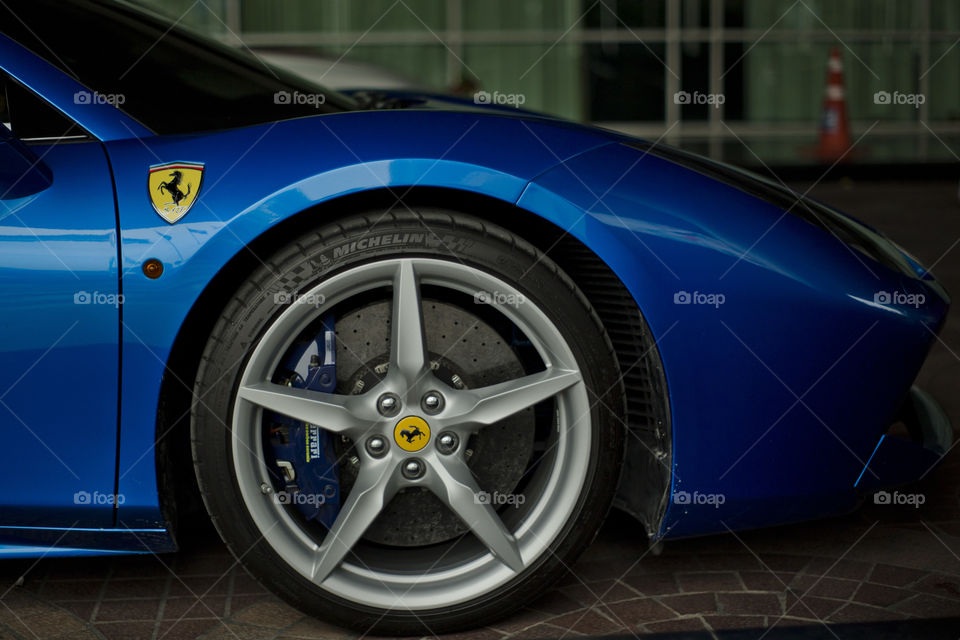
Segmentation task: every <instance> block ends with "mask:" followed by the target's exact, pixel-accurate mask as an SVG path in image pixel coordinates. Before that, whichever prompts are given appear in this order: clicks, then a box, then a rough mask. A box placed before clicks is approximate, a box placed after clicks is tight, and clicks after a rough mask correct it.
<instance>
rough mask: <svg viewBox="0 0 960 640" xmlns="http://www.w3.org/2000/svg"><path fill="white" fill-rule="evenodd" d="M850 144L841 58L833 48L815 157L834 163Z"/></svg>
mask: <svg viewBox="0 0 960 640" xmlns="http://www.w3.org/2000/svg"><path fill="white" fill-rule="evenodd" d="M851 144H852V141H851V139H850V121H849V120H848V119H847V98H846V96H845V95H844V89H843V56H842V55H841V54H840V49H839V48H837V47H834V48H833V50H831V51H830V59H829V61H828V62H827V95H826V96H825V97H824V99H823V120H822V121H821V122H820V146H819V147H818V148H817V156H818V157H819V158H820V160H822V161H824V162H834V161H836V160H838V159H839V158H841V157H843V155H844V154H845V153H846V152H847V151H848V150H849V149H850V145H851Z"/></svg>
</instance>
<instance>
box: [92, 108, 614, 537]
mask: <svg viewBox="0 0 960 640" xmlns="http://www.w3.org/2000/svg"><path fill="white" fill-rule="evenodd" d="M609 140H610V137H609V136H607V135H606V134H603V133H601V132H597V131H593V130H590V129H587V128H583V127H577V126H575V125H569V124H566V123H561V122H557V121H552V120H546V119H536V118H534V119H524V118H519V117H518V118H505V117H502V116H491V115H487V114H483V113H448V112H432V113H428V112H417V111H384V112H355V113H343V114H332V115H325V116H319V117H317V118H305V119H300V120H292V121H285V122H280V123H275V124H269V125H263V126H259V127H253V128H248V129H240V130H234V131H227V132H223V133H219V134H213V135H206V136H177V137H164V138H142V139H134V140H124V141H116V142H110V143H108V144H107V149H108V153H109V157H110V161H111V164H112V167H113V171H114V175H115V180H116V192H117V193H116V196H117V204H118V211H119V217H120V228H121V255H122V259H123V264H122V284H123V295H124V305H123V353H122V374H121V375H122V394H123V400H122V405H121V425H122V428H121V443H120V455H119V471H118V473H119V478H120V480H119V491H120V493H122V494H123V495H124V498H125V501H124V503H123V507H122V508H121V509H120V518H121V520H122V521H123V523H124V524H125V525H126V526H131V527H134V526H160V525H162V520H163V518H162V514H161V512H160V509H159V507H158V496H157V480H156V465H155V458H156V454H155V451H154V442H155V435H156V434H155V428H156V421H157V409H158V400H159V390H160V388H161V380H162V379H163V377H164V375H165V373H166V371H165V366H166V363H167V362H168V360H169V357H170V353H171V349H172V346H173V344H174V342H175V340H176V339H177V336H178V334H179V333H180V331H181V328H182V327H183V324H184V321H185V319H186V318H187V316H188V314H189V312H190V310H191V309H192V308H193V307H194V305H195V304H196V303H197V301H198V299H199V298H200V297H201V295H202V294H203V292H204V290H205V288H206V287H207V286H208V284H209V283H210V282H211V281H212V280H213V279H214V278H215V277H216V276H217V274H218V273H220V272H221V270H222V269H223V268H224V266H225V265H227V264H228V263H230V261H231V260H232V259H233V258H234V257H235V256H237V255H238V254H240V253H241V252H243V251H245V247H246V246H247V245H248V244H249V243H251V242H253V241H254V240H256V239H257V238H258V237H259V236H261V235H262V234H263V233H265V232H266V231H268V230H269V229H271V228H272V227H274V226H275V225H277V224H278V223H280V222H282V221H284V220H286V219H288V218H290V217H291V216H294V215H298V214H301V213H303V212H305V211H307V210H310V209H311V208H312V207H314V206H315V205H319V204H322V203H325V202H330V201H332V200H335V199H337V198H340V197H343V196H346V195H349V194H352V193H357V192H361V191H368V190H374V189H383V188H387V189H391V190H393V192H394V193H395V194H396V195H397V196H398V197H400V196H401V195H402V194H403V193H404V192H405V191H406V190H407V189H409V188H411V187H415V186H419V187H445V188H456V189H459V190H461V191H468V192H472V193H475V194H481V195H484V196H489V197H493V198H496V199H499V200H501V201H503V202H505V203H509V204H512V203H514V202H516V200H517V199H518V198H519V196H520V194H521V193H522V192H523V189H524V187H525V186H526V185H527V184H528V183H529V181H530V180H531V179H532V178H533V177H535V176H536V175H538V174H539V173H542V172H544V171H546V170H547V169H549V168H550V167H552V166H555V165H556V164H557V163H559V162H561V161H563V160H564V159H568V158H570V157H573V156H574V155H576V154H578V153H582V152H584V151H586V150H589V149H590V148H594V147H596V146H599V145H603V144H606V143H607V142H609ZM178 161H179V162H196V163H204V171H205V175H204V182H203V187H202V188H201V191H200V192H199V195H198V198H197V201H196V203H195V204H194V206H193V208H192V209H191V210H190V211H189V213H188V214H187V215H186V216H185V217H184V218H183V219H182V220H180V221H179V222H177V223H176V224H172V225H171V224H168V223H167V222H165V221H164V220H163V219H161V218H160V217H159V216H158V215H157V214H156V213H155V212H154V211H153V209H152V206H151V204H150V200H149V197H148V194H147V172H148V169H149V167H150V166H151V165H155V164H161V163H167V162H178ZM398 206H402V205H398ZM307 215H309V214H307ZM322 222H323V220H322V219H318V220H317V223H318V224H320V223H322ZM151 258H153V259H157V260H160V261H161V262H162V263H163V265H164V272H163V275H162V277H160V278H159V279H155V280H154V279H149V278H147V277H146V276H145V275H144V274H143V273H142V271H141V266H142V264H143V262H144V261H146V260H147V259H151ZM237 284H239V283H237Z"/></svg>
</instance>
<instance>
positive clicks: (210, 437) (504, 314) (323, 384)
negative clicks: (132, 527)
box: [192, 210, 624, 634]
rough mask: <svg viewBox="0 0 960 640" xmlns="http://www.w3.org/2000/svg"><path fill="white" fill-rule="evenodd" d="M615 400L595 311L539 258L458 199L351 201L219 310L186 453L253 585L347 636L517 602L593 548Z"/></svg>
mask: <svg viewBox="0 0 960 640" xmlns="http://www.w3.org/2000/svg"><path fill="white" fill-rule="evenodd" d="M623 402H624V400H623V390H622V385H621V384H620V380H619V371H618V366H617V363H616V358H615V356H614V354H613V353H612V348H611V345H610V341H609V340H608V339H607V337H606V334H605V332H604V330H603V327H602V326H601V324H600V322H599V320H598V318H597V316H596V314H595V313H594V312H593V310H592V309H591V307H590V305H589V303H588V302H587V300H586V298H585V297H584V295H583V294H582V293H581V292H580V291H579V290H578V289H577V288H576V286H575V285H574V284H573V282H572V281H571V280H570V279H569V278H568V277H567V276H566V275H565V274H564V273H563V272H562V271H561V270H560V268H559V267H558V266H557V265H556V264H554V263H553V262H552V261H551V260H550V259H549V258H548V257H547V256H545V255H544V254H543V253H541V252H539V251H538V250H536V249H535V248H534V247H532V246H531V245H530V244H528V243H526V242H525V241H523V240H522V239H520V238H519V237H517V236H515V235H514V234H511V233H509V232H507V231H505V230H503V229H501V228H499V227H496V226H494V225H491V224H489V223H486V222H483V221H480V220H478V219H475V218H472V217H469V216H465V215H461V214H452V213H447V212H444V211H437V210H427V211H420V212H417V213H416V214H410V215H403V216H401V215H395V214H386V215H381V214H367V215H359V216H355V217H353V218H350V219H347V220H344V221H340V222H339V223H338V224H336V225H330V226H327V227H323V228H320V229H318V230H317V231H316V232H312V233H309V234H307V235H305V236H302V237H300V238H298V239H297V240H295V241H294V242H291V243H290V244H289V245H288V248H286V249H284V250H281V251H279V252H277V253H276V254H274V255H273V256H271V257H269V258H268V259H265V260H264V262H263V267H262V268H260V269H259V270H257V271H256V272H255V273H253V274H252V275H251V276H250V278H249V279H248V280H247V281H246V282H245V283H244V284H243V285H242V286H241V287H240V288H239V290H238V291H237V294H236V295H235V296H234V297H233V298H232V299H231V302H230V303H229V304H228V305H227V307H226V308H225V309H224V311H223V314H222V317H221V318H220V319H219V321H218V322H217V324H216V326H215V328H214V330H213V333H212V335H211V336H210V338H209V341H208V343H207V346H206V349H205V352H204V354H203V357H202V363H201V366H200V369H199V371H198V374H197V380H196V385H195V396H194V403H193V413H192V438H193V451H194V462H195V467H196V473H197V477H198V480H199V483H200V488H201V493H202V495H203V497H204V501H205V503H206V506H207V509H208V511H209V513H210V515H211V517H212V519H213V521H214V524H215V525H216V527H217V529H218V530H219V532H220V534H221V535H222V537H223V539H224V540H225V541H226V542H227V544H228V546H229V547H230V549H231V551H232V552H233V553H234V554H235V555H236V557H237V558H238V559H239V560H240V561H241V562H242V563H243V564H244V565H245V566H246V567H247V568H248V570H249V571H250V572H251V573H252V574H253V575H254V576H256V577H257V578H258V579H259V580H261V581H262V582H263V583H264V584H265V585H266V586H267V587H268V588H270V589H271V590H273V591H274V592H276V593H277V594H279V595H280V596H281V597H283V598H284V599H286V600H287V601H289V602H290V603H292V604H293V605H294V606H297V607H299V608H301V609H303V610H304V611H307V612H308V613H311V614H313V615H315V616H317V617H319V618H321V619H324V620H327V621H330V622H334V623H338V624H341V625H344V626H349V627H353V628H356V629H359V630H361V631H363V632H375V633H394V634H407V633H424V632H426V633H441V632H446V631H452V630H456V629H462V628H465V627H474V626H480V625H484V624H489V623H490V622H492V621H494V620H495V619H497V618H500V617H502V616H504V615H506V614H508V613H509V612H511V611H514V610H516V609H517V608H518V607H520V606H522V605H523V604H525V603H526V602H528V601H530V600H531V599H532V598H534V597H535V596H536V595H538V594H539V593H541V592H542V591H543V590H544V589H545V588H546V587H547V586H549V585H550V584H551V583H552V582H553V581H555V580H556V579H558V578H559V577H561V576H562V575H563V573H564V572H565V571H566V570H567V568H568V567H569V566H571V565H572V564H573V562H574V561H575V559H576V557H577V555H578V554H579V553H580V552H581V551H582V550H583V549H584V548H585V546H586V545H587V544H589V542H590V541H591V540H592V538H593V536H594V535H595V533H596V531H597V529H598V528H599V526H600V524H601V522H602V520H603V518H604V516H605V514H606V512H607V510H608V508H609V505H610V502H611V499H612V496H613V492H614V490H615V486H616V481H617V478H618V475H619V470H620V465H621V459H622V451H623V437H624V436H623V428H622V423H621V422H620V420H619V418H618V416H617V414H618V413H622V410H623Z"/></svg>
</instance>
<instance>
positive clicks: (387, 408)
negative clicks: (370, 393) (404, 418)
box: [377, 393, 400, 418]
mask: <svg viewBox="0 0 960 640" xmlns="http://www.w3.org/2000/svg"><path fill="white" fill-rule="evenodd" d="M377 411H379V412H380V415H382V416H383V417H385V418H390V417H393V416H395V415H397V414H398V413H400V398H398V397H397V396H396V395H395V394H393V393H385V394H383V395H382V396H380V398H378V399H377Z"/></svg>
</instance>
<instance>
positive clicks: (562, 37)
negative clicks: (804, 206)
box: [224, 0, 960, 159]
mask: <svg viewBox="0 0 960 640" xmlns="http://www.w3.org/2000/svg"><path fill="white" fill-rule="evenodd" d="M702 1H704V2H709V7H708V8H709V11H708V15H709V26H708V27H706V28H703V27H693V28H691V27H684V26H683V24H682V15H681V3H680V2H676V1H668V2H667V3H666V18H665V24H664V26H663V27H662V28H660V27H658V28H636V29H631V28H627V27H624V26H622V25H618V26H617V27H615V28H608V29H590V28H586V27H583V26H582V25H580V24H577V26H575V27H573V28H570V29H568V30H558V29H516V30H499V31H498V30H465V29H464V24H463V15H464V11H463V8H464V2H466V0H446V24H445V25H444V29H443V30H435V31H432V32H431V31H427V30H416V31H370V32H369V33H367V32H363V31H336V30H334V31H331V32H322V31H300V32H297V31H289V32H283V33H274V32H256V31H249V32H244V31H243V29H242V27H243V25H242V19H241V10H242V6H241V5H242V2H243V0H225V14H226V15H225V20H224V22H225V23H226V25H227V26H228V27H229V29H230V30H231V31H232V32H233V33H234V34H236V35H237V36H239V37H240V38H241V40H242V41H243V42H244V44H246V45H247V46H262V47H266V46H270V47H295V46H315V45H317V43H318V40H321V41H322V42H323V44H325V45H329V46H352V45H355V44H356V45H357V46H363V45H365V44H366V45H391V44H396V45H412V44H431V45H436V44H437V42H438V39H439V40H440V41H442V42H443V44H444V45H445V46H446V48H447V55H446V70H445V77H446V78H447V79H448V82H449V83H450V84H451V85H453V84H456V83H457V81H459V79H460V78H459V76H460V73H461V67H462V64H461V60H462V58H463V55H464V48H465V46H466V45H471V44H490V45H496V44H541V45H544V46H551V45H554V44H556V43H557V42H560V41H562V42H564V43H568V44H569V43H574V44H580V45H588V44H607V45H610V44H624V45H629V44H638V43H639V42H643V43H646V44H650V45H655V44H658V45H663V46H664V49H665V52H666V58H665V63H666V66H665V68H664V87H665V91H664V96H663V99H664V118H663V120H647V121H630V122H611V121H598V122H595V124H599V125H601V126H605V127H609V128H613V129H617V130H620V131H624V132H626V133H630V134H633V135H638V136H643V137H649V138H659V137H661V135H663V133H664V132H665V131H666V132H667V133H666V135H665V136H664V139H665V140H666V141H667V142H669V143H671V144H680V145H682V144H683V143H684V142H685V141H691V140H706V141H707V142H708V144H709V153H710V155H711V156H712V157H715V158H721V159H722V157H723V154H724V152H723V149H724V143H729V142H730V141H733V140H736V139H737V138H754V137H761V138H771V139H772V138H784V137H796V136H813V135H815V133H816V127H817V122H816V121H813V122H810V121H806V120H804V121H800V122H790V123H763V122H750V121H737V122H731V121H726V120H725V118H724V115H725V105H720V106H719V108H712V109H710V110H709V117H708V119H707V120H706V121H704V120H699V119H698V120H693V119H684V118H683V114H682V109H681V108H680V105H678V104H676V102H675V101H674V99H673V96H674V94H675V93H676V92H677V91H679V90H680V88H681V87H682V86H683V84H682V76H683V69H682V64H681V60H682V55H681V53H682V49H681V47H682V45H683V43H684V42H702V43H706V44H707V47H708V52H709V54H708V61H707V64H708V65H709V89H708V90H709V92H710V93H714V94H722V93H724V89H725V85H724V78H723V75H724V71H725V68H724V62H726V61H725V60H724V59H723V56H724V46H725V45H727V44H732V43H744V44H747V45H748V46H749V45H752V44H754V43H756V42H758V41H760V40H762V41H763V42H793V41H796V40H797V39H798V38H802V39H803V40H804V42H815V43H828V42H831V43H832V42H837V40H838V39H839V40H840V41H842V42H843V43H844V44H846V45H848V46H854V45H856V44H858V43H867V42H878V41H884V42H896V43H904V42H909V43H915V44H917V45H918V47H919V52H920V61H921V66H922V68H929V65H930V63H931V61H932V47H933V46H934V45H936V44H940V43H951V44H952V43H955V42H956V41H957V40H960V31H958V30H952V31H937V30H933V28H932V25H931V11H932V7H931V2H930V0H917V1H916V2H914V3H913V5H912V6H913V10H914V11H915V12H916V14H915V17H916V18H917V19H916V20H915V21H914V22H915V24H917V25H919V26H918V27H905V28H903V29H835V30H832V31H830V30H825V29H815V30H806V29H779V30H777V29H770V30H765V29H754V28H726V27H725V26H724V1H725V0H702ZM224 37H226V36H224ZM229 37H230V39H231V40H233V38H234V36H232V35H231V36H229ZM358 43H359V44H358ZM670 70H672V72H671V71H670ZM824 73H826V71H824ZM580 82H581V85H582V90H581V94H582V95H583V94H585V93H586V91H585V89H583V88H584V87H585V85H586V78H582V79H581V80H580ZM919 90H920V92H921V93H923V94H924V95H929V90H930V77H929V74H928V75H925V76H924V77H922V78H921V79H920V86H919ZM929 116H930V104H929V101H927V102H925V103H924V104H923V105H921V107H920V109H919V110H918V112H917V118H916V119H915V120H912V121H898V122H881V123H880V124H879V125H877V126H876V127H875V128H873V129H872V130H871V136H872V135H877V136H904V135H907V136H915V137H916V143H917V146H918V147H917V148H918V149H920V150H921V153H922V156H923V157H926V155H927V150H928V147H929V143H930V137H931V132H930V130H932V131H933V132H935V135H950V136H953V135H960V123H957V122H956V121H952V120H935V121H930V119H929ZM872 124H873V123H872V122H866V121H853V122H852V123H851V127H852V129H853V132H854V135H855V136H856V135H857V134H859V133H860V132H862V131H865V130H866V129H867V128H868V127H870V126H871V125H872ZM927 127H929V128H930V130H928V129H927Z"/></svg>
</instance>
